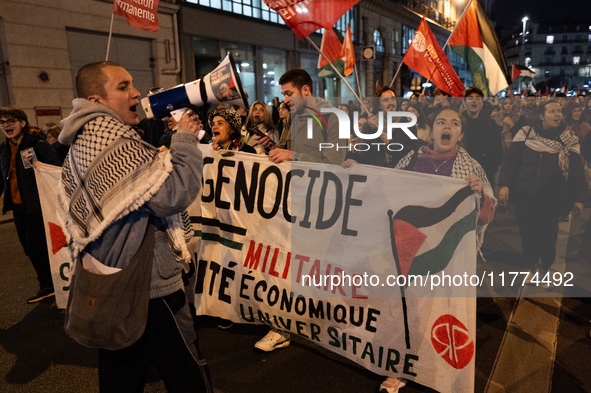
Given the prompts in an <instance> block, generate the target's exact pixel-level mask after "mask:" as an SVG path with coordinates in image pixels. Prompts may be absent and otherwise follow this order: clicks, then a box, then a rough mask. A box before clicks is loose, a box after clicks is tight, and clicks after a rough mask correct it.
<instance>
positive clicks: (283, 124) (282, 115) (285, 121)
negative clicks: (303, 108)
mask: <svg viewBox="0 0 591 393" xmlns="http://www.w3.org/2000/svg"><path fill="white" fill-rule="evenodd" d="M290 117H291V113H290V111H289V108H288V107H287V105H285V102H281V104H279V122H278V123H277V124H276V126H275V128H276V129H277V130H278V131H279V139H281V137H282V136H283V133H284V132H285V129H286V128H287V127H289V123H290V122H291V118H290Z"/></svg>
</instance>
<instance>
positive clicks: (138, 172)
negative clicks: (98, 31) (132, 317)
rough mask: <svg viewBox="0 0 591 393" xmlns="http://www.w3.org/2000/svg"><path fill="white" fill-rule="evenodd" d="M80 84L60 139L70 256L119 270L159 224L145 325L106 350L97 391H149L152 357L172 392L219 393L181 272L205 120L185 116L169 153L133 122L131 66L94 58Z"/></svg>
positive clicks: (61, 196)
mask: <svg viewBox="0 0 591 393" xmlns="http://www.w3.org/2000/svg"><path fill="white" fill-rule="evenodd" d="M76 91H77V93H78V97H80V98H77V99H75V100H74V101H73V110H72V113H71V114H70V116H69V117H68V118H66V119H64V120H63V121H62V124H63V125H64V129H63V132H62V134H61V135H60V142H61V143H64V144H69V145H71V148H70V153H69V155H68V160H66V163H65V164H64V168H63V172H62V182H61V184H60V188H59V191H58V214H59V217H60V219H61V221H62V224H63V228H64V229H65V232H66V236H67V239H68V245H69V249H70V254H71V255H72V257H73V258H78V256H79V255H82V256H83V257H84V258H85V259H87V260H91V261H93V262H94V263H95V265H96V266H98V267H101V266H102V269H106V268H107V267H113V268H122V267H124V266H125V265H126V264H127V263H128V262H129V261H130V259H131V258H132V256H133V255H135V254H136V252H137V251H138V248H139V246H140V243H141V240H142V238H143V237H144V234H145V233H146V230H147V228H148V225H149V222H152V223H153V224H154V226H155V227H156V235H155V243H154V261H153V263H152V271H151V283H150V302H149V309H148V319H147V323H146V327H145V331H144V333H143V335H142V337H141V338H140V339H139V340H138V341H137V342H136V343H134V344H133V345H131V346H130V347H128V348H124V349H121V350H116V351H109V350H105V349H99V357H98V369H99V388H100V391H101V392H109V393H110V392H122V393H123V392H137V391H143V387H144V384H145V380H146V372H147V370H148V366H149V364H150V363H151V364H152V365H153V366H154V367H155V368H156V369H157V370H158V371H159V373H160V376H161V377H162V379H163V381H164V384H165V386H166V388H167V389H168V390H169V391H199V392H212V391H213V390H212V388H211V383H210V377H209V373H208V370H207V365H206V362H205V360H204V359H203V358H202V356H201V354H200V351H199V344H198V337H197V332H196V330H195V328H194V324H193V320H192V316H191V313H190V311H189V306H188V303H187V299H186V297H185V293H184V291H183V288H184V285H183V281H182V277H181V274H182V271H183V268H184V266H185V265H186V263H187V261H189V260H190V255H189V252H188V249H187V245H186V241H187V237H186V234H188V233H190V232H191V231H190V229H191V228H190V225H189V223H188V220H183V219H182V214H181V213H183V212H185V209H186V208H187V207H188V206H189V205H190V204H191V203H192V202H193V200H194V199H195V198H196V196H197V194H198V192H199V188H200V186H201V176H202V175H201V172H202V167H203V163H202V159H201V152H200V150H199V149H198V148H197V146H196V144H197V133H198V131H199V127H198V123H197V122H196V121H194V120H193V118H192V112H190V111H187V112H186V113H185V114H183V115H182V117H181V119H180V122H179V127H178V131H177V132H176V133H175V134H174V135H172V138H171V145H170V150H165V151H162V152H160V151H159V150H158V149H157V148H154V147H151V146H149V145H148V144H146V143H145V142H143V141H142V140H141V138H140V136H139V135H138V134H137V132H136V131H135V129H134V128H133V126H135V125H136V124H137V123H138V111H137V107H138V105H139V100H138V98H139V92H138V91H137V90H136V89H135V87H134V86H133V81H132V77H131V75H130V74H129V73H128V72H127V71H126V70H125V69H124V68H122V67H120V66H119V65H118V64H117V63H113V62H107V61H105V62H100V63H91V64H87V65H85V66H83V67H82V68H81V69H80V70H79V71H78V73H77V75H76ZM119 163H124V164H125V165H119ZM77 179H84V181H79V180H77ZM97 184H99V185H100V187H97V186H96V185H97ZM89 198H91V199H89ZM90 200H92V207H91V205H90V203H91V202H90ZM79 268H80V266H79ZM74 274H75V273H74Z"/></svg>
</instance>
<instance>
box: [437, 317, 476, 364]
mask: <svg viewBox="0 0 591 393" xmlns="http://www.w3.org/2000/svg"><path fill="white" fill-rule="evenodd" d="M431 343H432V344H433V347H434V348H435V351H437V353H438V354H439V355H440V356H441V357H442V358H443V360H445V361H446V362H447V363H449V365H450V366H452V367H453V368H456V369H461V368H464V367H466V366H467V365H468V364H469V363H470V361H471V360H472V358H473V357H474V340H472V339H471V338H470V335H469V334H468V329H466V326H464V324H463V323H462V322H460V321H459V320H458V319H457V318H456V317H454V316H453V315H449V314H446V315H442V316H440V317H439V318H437V320H436V321H435V323H434V324H433V327H432V328H431Z"/></svg>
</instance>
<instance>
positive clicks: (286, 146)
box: [253, 68, 345, 352]
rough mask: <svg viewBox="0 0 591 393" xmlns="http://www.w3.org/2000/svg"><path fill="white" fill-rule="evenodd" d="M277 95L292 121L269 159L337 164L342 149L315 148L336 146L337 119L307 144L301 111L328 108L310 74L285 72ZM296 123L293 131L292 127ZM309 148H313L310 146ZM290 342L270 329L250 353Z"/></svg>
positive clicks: (285, 335) (261, 141)
mask: <svg viewBox="0 0 591 393" xmlns="http://www.w3.org/2000/svg"><path fill="white" fill-rule="evenodd" d="M279 84H280V85H281V93H282V94H283V96H284V97H285V100H284V101H283V103H284V104H285V105H287V106H288V107H289V108H290V111H291V119H292V122H291V124H290V127H289V129H288V130H287V132H286V131H284V132H283V134H282V135H281V140H280V141H279V145H278V146H277V148H275V149H272V150H271V151H270V152H269V158H270V159H271V160H272V161H273V162H276V163H280V162H284V161H312V162H324V163H327V164H339V163H341V162H342V161H343V160H344V158H345V157H344V150H341V151H337V150H329V151H328V152H322V151H318V150H315V149H317V146H318V143H320V142H332V143H335V144H336V143H338V132H339V129H338V120H337V118H336V116H328V115H325V118H327V123H328V129H327V130H326V132H325V133H322V132H321V130H319V129H318V128H317V127H315V126H314V125H313V127H314V128H313V139H312V140H311V141H309V142H308V139H307V138H306V136H307V121H306V120H307V119H308V118H310V115H309V114H307V113H306V112H305V109H306V108H305V107H310V108H312V109H314V110H317V111H319V110H320V109H321V108H332V106H331V105H330V104H329V103H328V102H326V101H324V100H323V99H321V98H316V97H314V96H313V95H312V92H313V91H314V85H313V82H312V78H311V77H310V75H309V74H308V73H307V72H306V71H304V70H302V69H299V68H296V69H292V70H289V71H287V72H286V73H285V74H283V75H282V76H281V78H279ZM294 124H297V126H296V128H295V129H294V127H293V125H294ZM253 138H256V139H257V140H258V142H259V144H261V145H262V146H265V147H269V146H270V144H271V142H270V140H269V138H268V137H264V138H259V137H257V136H255V137H253ZM311 146H313V147H311ZM290 342H291V336H290V334H289V333H288V332H285V331H283V330H279V329H276V328H271V329H270V330H269V333H267V334H266V335H265V337H263V338H262V339H261V340H259V341H258V342H257V343H256V344H255V346H254V350H255V351H257V352H271V351H273V350H275V349H278V348H285V347H287V346H288V345H289V344H290Z"/></svg>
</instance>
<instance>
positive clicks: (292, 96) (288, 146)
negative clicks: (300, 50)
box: [253, 68, 345, 164]
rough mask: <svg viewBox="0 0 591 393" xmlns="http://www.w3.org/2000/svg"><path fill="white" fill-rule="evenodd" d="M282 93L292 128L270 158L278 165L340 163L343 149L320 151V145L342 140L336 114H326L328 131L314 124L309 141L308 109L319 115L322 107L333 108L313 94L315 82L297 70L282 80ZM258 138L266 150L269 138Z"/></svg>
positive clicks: (284, 76)
mask: <svg viewBox="0 0 591 393" xmlns="http://www.w3.org/2000/svg"><path fill="white" fill-rule="evenodd" d="M279 84H280V85H281V93H282V94H283V96H284V98H285V99H284V101H283V102H284V103H285V105H287V106H288V107H289V109H290V112H291V125H290V128H289V132H287V133H286V132H283V134H282V135H281V139H280V141H279V144H278V146H277V148H275V149H272V150H271V151H270V152H269V158H270V159H271V160H272V161H273V162H275V163H280V162H283V161H308V162H324V163H327V164H339V163H341V162H342V161H343V159H344V158H345V150H344V149H340V150H338V149H323V150H320V149H319V148H318V146H319V144H320V143H332V144H333V145H335V146H336V145H337V144H338V141H339V139H338V138H339V125H338V119H337V117H336V116H334V115H330V114H325V115H324V118H325V119H327V125H328V127H327V129H319V128H320V127H317V126H316V125H315V124H314V123H313V124H312V127H313V133H312V138H311V139H308V130H307V128H308V126H307V124H308V122H307V119H309V118H311V116H310V114H309V113H307V112H308V111H307V109H306V108H311V109H313V110H315V111H318V112H320V109H322V108H332V105H330V104H329V103H328V102H326V101H324V100H323V99H322V98H317V97H314V96H313V95H312V92H313V91H314V88H313V82H312V78H311V77H310V75H309V74H308V73H307V72H306V71H304V70H302V69H300V68H295V69H292V70H289V71H287V72H286V73H285V74H283V75H282V76H281V78H279ZM253 138H256V139H257V140H258V141H259V143H260V144H261V145H263V146H265V147H267V148H269V147H270V145H271V142H270V140H269V138H268V137H265V138H258V137H256V136H255V137H253Z"/></svg>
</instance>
